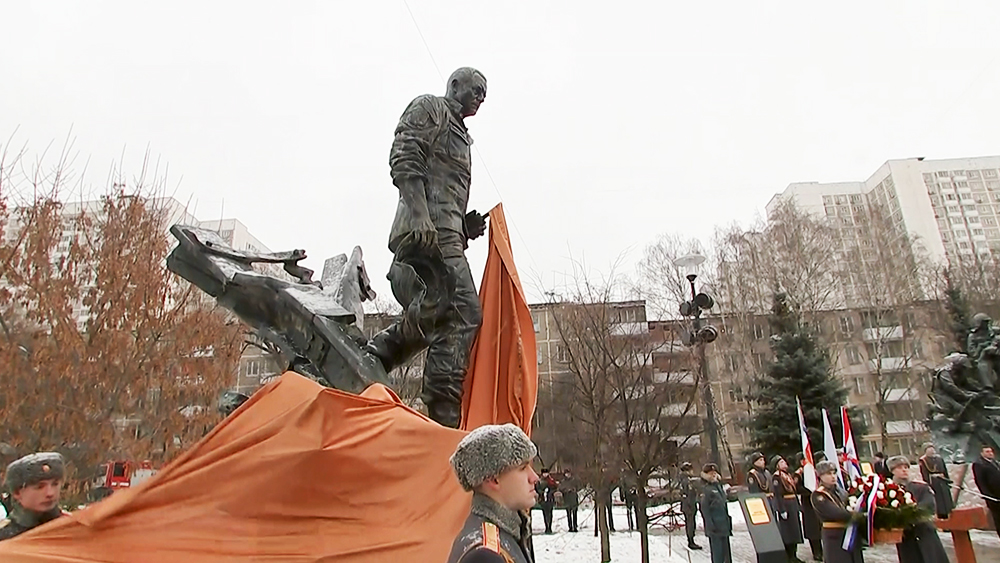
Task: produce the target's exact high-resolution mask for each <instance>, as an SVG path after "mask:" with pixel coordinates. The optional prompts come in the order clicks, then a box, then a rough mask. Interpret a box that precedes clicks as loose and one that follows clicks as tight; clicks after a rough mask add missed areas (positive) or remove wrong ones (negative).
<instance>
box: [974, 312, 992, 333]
mask: <svg viewBox="0 0 1000 563" xmlns="http://www.w3.org/2000/svg"><path fill="white" fill-rule="evenodd" d="M991 322H993V319H991V318H990V316H989V315H987V314H986V313H976V314H975V315H974V316H973V317H972V328H973V330H983V329H989V328H990V323H991Z"/></svg>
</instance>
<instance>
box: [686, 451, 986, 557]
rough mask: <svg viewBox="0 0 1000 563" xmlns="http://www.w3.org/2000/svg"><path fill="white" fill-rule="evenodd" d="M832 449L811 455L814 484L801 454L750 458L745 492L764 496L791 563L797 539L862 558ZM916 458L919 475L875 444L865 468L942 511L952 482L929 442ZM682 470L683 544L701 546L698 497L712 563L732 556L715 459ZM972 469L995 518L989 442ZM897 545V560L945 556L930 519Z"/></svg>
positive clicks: (841, 469)
mask: <svg viewBox="0 0 1000 563" xmlns="http://www.w3.org/2000/svg"><path fill="white" fill-rule="evenodd" d="M838 454H839V457H840V459H839V460H837V461H832V460H826V459H825V458H826V456H825V455H824V454H823V453H822V452H819V453H817V454H816V458H815V459H814V463H815V470H816V476H817V479H818V481H819V482H818V483H817V484H816V487H815V490H810V488H809V487H807V486H806V483H805V478H804V474H805V467H806V462H805V459H804V457H803V456H802V455H799V456H797V457H796V459H795V460H794V461H795V463H794V469H792V467H790V466H789V464H788V462H787V461H786V460H785V459H784V458H783V457H781V456H774V457H772V458H771V463H770V467H768V464H767V462H766V460H765V458H764V456H763V455H762V454H761V453H759V452H757V453H754V454H752V455H751V456H750V458H749V462H750V464H749V468H748V471H747V477H746V487H747V490H748V492H749V493H751V494H759V495H763V496H764V497H766V498H767V500H768V503H769V505H770V508H771V512H772V514H774V516H775V518H776V523H777V527H778V531H779V533H780V535H781V540H782V542H783V543H784V545H785V553H786V557H787V559H788V561H789V562H790V563H801V562H802V560H801V559H800V558H799V557H798V546H799V545H800V544H802V543H806V542H808V544H809V547H810V551H811V554H812V558H813V560H814V561H823V562H825V563H862V562H863V561H864V555H863V553H862V547H863V545H864V544H865V542H864V541H860V540H859V541H855V542H854V543H853V545H850V546H849V547H850V548H849V549H845V548H844V537H845V534H846V533H847V532H848V530H849V528H850V523H851V522H852V521H853V520H854V518H855V513H854V512H855V507H853V506H851V505H850V503H849V500H848V494H847V490H846V488H845V483H847V481H846V479H848V478H849V477H848V476H849V475H850V472H849V471H848V470H847V467H846V458H845V457H844V456H843V455H840V454H841V453H840V452H838ZM917 465H918V466H919V471H920V474H921V479H920V480H918V479H914V478H913V477H911V475H910V467H911V463H910V460H909V459H908V458H906V457H905V456H893V457H891V458H889V459H886V457H885V456H884V455H883V454H882V453H881V452H879V453H877V454H876V455H875V459H874V461H873V463H872V466H871V468H872V471H873V472H874V473H875V474H877V475H879V476H880V477H881V478H882V479H885V480H891V481H892V482H893V483H895V484H897V485H900V486H901V487H902V488H903V489H904V490H905V491H906V492H907V493H909V494H910V495H911V496H912V498H913V499H914V501H915V502H916V503H917V504H918V505H919V506H921V507H922V508H924V509H925V510H926V511H927V512H928V513H929V514H933V515H935V516H937V517H938V518H948V516H949V515H950V513H951V511H952V509H953V508H954V502H953V500H952V499H953V497H952V489H953V488H954V486H953V483H952V480H951V478H950V477H949V475H948V471H947V467H946V465H945V462H944V460H943V459H942V458H941V456H939V455H938V454H937V452H936V451H935V448H934V446H933V445H932V444H925V446H924V455H923V456H921V457H920V458H919V459H918V460H917ZM681 470H682V472H683V474H684V476H685V480H684V481H682V483H681V491H682V495H683V498H682V501H681V510H682V512H683V513H684V516H685V528H686V532H687V536H688V545H689V547H691V548H692V549H700V547H698V546H697V545H695V539H694V538H695V514H696V513H697V508H698V505H699V504H700V509H701V516H702V521H703V522H704V530H705V535H706V536H707V537H708V540H709V546H710V549H711V555H712V563H731V561H732V555H731V551H730V545H729V541H730V540H729V538H730V536H732V534H733V530H732V520H731V518H730V517H729V513H728V509H727V507H726V504H725V492H724V491H723V490H722V489H721V485H720V484H719V473H718V468H717V467H716V466H715V465H714V464H708V465H706V466H705V467H704V470H703V471H702V474H701V476H700V478H698V479H696V478H695V477H694V475H693V472H692V471H691V464H689V463H685V464H683V465H682V466H681ZM972 470H973V478H974V481H975V483H976V485H977V487H978V488H979V492H980V496H981V497H983V499H984V500H985V502H986V506H987V508H988V509H989V510H990V512H991V513H992V514H993V520H994V521H995V522H998V521H1000V464H998V463H997V460H996V459H995V455H994V452H993V449H992V448H991V447H989V446H983V447H982V449H981V452H980V456H979V458H978V459H977V460H976V461H975V462H974V463H973V464H972ZM699 489H700V492H699ZM998 534H1000V531H998ZM896 550H897V554H898V556H899V561H900V562H905V563H947V562H948V557H947V555H946V554H945V551H944V546H943V545H942V543H941V539H940V537H939V535H938V531H937V528H936V527H935V524H934V522H933V521H930V520H926V521H923V522H920V523H918V524H916V525H914V526H912V527H911V528H908V529H906V530H904V532H903V537H902V541H901V542H900V543H898V544H896Z"/></svg>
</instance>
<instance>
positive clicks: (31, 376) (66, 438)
mask: <svg viewBox="0 0 1000 563" xmlns="http://www.w3.org/2000/svg"><path fill="white" fill-rule="evenodd" d="M21 164H23V163H22V162H4V163H3V167H0V179H2V180H0V182H2V183H0V200H2V201H3V204H2V205H0V209H2V213H0V225H2V232H0V257H2V258H0V260H2V261H0V268H2V270H0V276H2V281H3V283H2V287H0V316H2V318H3V319H4V323H3V326H4V334H3V336H2V337H0V357H2V358H3V364H4V366H5V374H4V377H3V378H0V416H2V417H3V419H4V420H5V426H4V429H5V433H6V438H5V441H6V442H7V443H9V444H11V445H13V446H14V447H15V448H16V449H17V450H19V451H20V452H22V453H25V452H29V451H34V450H39V449H49V448H52V449H57V450H59V451H62V452H63V453H64V454H65V455H66V456H67V458H68V461H69V463H70V466H71V468H72V469H75V471H76V472H77V475H78V476H81V477H85V478H89V477H90V475H91V473H92V470H93V468H94V467H96V466H97V463H98V462H100V461H104V460H107V459H108V456H116V457H117V458H118V459H132V460H135V459H139V460H143V459H150V460H153V461H154V462H163V461H165V460H167V459H169V458H170V457H171V456H172V455H173V454H174V453H175V452H177V451H179V450H180V449H181V448H183V447H185V446H187V445H189V444H191V443H192V442H194V441H195V440H197V439H200V438H201V437H202V436H203V435H204V433H205V432H206V431H207V429H209V428H210V427H211V426H213V425H214V424H215V422H217V420H218V414H217V413H216V410H215V408H214V402H215V400H216V398H217V397H218V395H219V392H220V390H221V389H222V388H223V387H225V386H226V385H227V384H228V383H229V382H230V381H231V380H232V376H233V373H234V367H235V365H236V362H237V359H238V356H239V352H240V341H241V338H240V328H239V326H238V324H236V323H233V322H230V320H229V318H228V317H227V315H225V314H224V313H223V312H222V311H220V310H218V309H215V308H214V307H211V306H205V305H204V302H203V301H201V300H199V299H198V298H197V293H196V292H197V290H196V289H194V288H192V287H191V286H190V285H189V284H187V283H181V282H180V280H178V279H177V278H176V277H174V276H173V275H172V274H171V273H170V272H169V271H167V269H166V265H165V258H166V254H167V252H168V250H169V247H170V241H169V240H168V236H167V225H166V221H167V217H166V214H165V210H164V209H162V208H160V207H159V206H158V201H161V200H159V199H157V198H156V197H155V196H157V195H158V194H159V193H162V191H161V188H162V184H161V183H160V182H159V181H158V180H155V179H154V180H148V179H147V178H146V175H145V172H146V167H145V166H144V168H143V172H142V173H141V174H140V175H139V176H138V177H137V178H136V179H134V180H131V181H129V182H126V180H125V178H124V177H123V175H122V174H120V173H115V174H114V175H113V183H112V187H111V188H109V190H108V191H107V193H106V194H105V195H103V196H102V197H101V198H100V199H99V200H98V201H96V202H91V203H88V204H67V203H64V199H65V198H66V197H67V194H66V193H65V192H64V191H63V188H64V184H63V183H62V182H64V181H65V179H66V178H68V177H69V176H70V174H69V171H68V170H67V169H64V168H62V167H63V166H64V165H65V159H61V160H60V162H59V164H57V165H56V167H55V168H54V169H52V170H45V169H43V167H42V166H41V165H37V166H35V167H34V168H33V169H31V168H30V167H29V173H27V174H20V175H19V174H17V173H16V170H12V169H11V168H13V167H19V166H20V165H21ZM19 182H20V184H19ZM11 194H19V197H20V199H21V200H22V203H21V204H19V205H16V206H10V205H8V204H7V202H8V201H10V199H9V198H10V197H11ZM27 398H30V400H26V399H27ZM83 486H84V483H83V482H81V481H79V480H71V482H70V494H71V496H72V495H76V494H79V493H81V492H82V488H83Z"/></svg>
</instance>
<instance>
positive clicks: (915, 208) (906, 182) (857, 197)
mask: <svg viewBox="0 0 1000 563" xmlns="http://www.w3.org/2000/svg"><path fill="white" fill-rule="evenodd" d="M789 199H791V200H794V201H795V203H796V205H798V206H799V207H800V208H802V209H805V210H807V211H810V212H812V213H815V214H817V215H823V216H825V217H829V218H830V219H831V220H833V221H835V222H836V223H837V224H839V225H841V226H842V227H852V226H854V225H856V224H859V223H860V221H859V219H860V218H862V217H864V215H865V214H866V213H868V209H869V206H871V205H872V204H881V205H882V209H884V210H885V212H886V214H887V215H888V217H887V218H888V219H889V220H890V221H891V224H892V225H893V226H894V227H895V228H896V229H899V230H900V231H901V232H903V233H906V234H907V235H908V236H909V237H910V238H911V240H913V241H914V242H915V243H918V244H920V245H922V246H923V248H924V249H926V251H927V254H928V256H929V257H930V258H931V259H932V260H934V261H936V262H938V263H944V262H945V261H955V260H970V259H976V258H989V257H991V256H1000V156H984V157H975V158H953V159H942V160H927V159H924V158H908V159H903V160H889V161H887V162H886V163H885V164H883V165H882V166H880V167H879V169H878V170H876V171H875V172H874V173H873V174H872V175H871V176H870V177H869V178H868V179H866V180H863V181H856V182H835V183H818V182H799V183H794V184H790V185H789V186H788V187H787V188H786V189H785V190H784V191H783V192H781V193H780V194H776V195H775V196H774V197H773V198H772V199H771V201H770V202H769V203H768V205H767V209H768V211H769V212H770V211H772V210H773V209H774V208H775V206H777V205H779V204H780V203H781V202H782V201H785V200H789Z"/></svg>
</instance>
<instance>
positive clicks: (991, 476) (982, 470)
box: [972, 456, 1000, 502]
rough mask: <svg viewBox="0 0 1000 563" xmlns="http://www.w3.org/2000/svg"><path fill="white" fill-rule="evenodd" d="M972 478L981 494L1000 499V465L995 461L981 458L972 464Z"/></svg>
mask: <svg viewBox="0 0 1000 563" xmlns="http://www.w3.org/2000/svg"><path fill="white" fill-rule="evenodd" d="M972 478H973V479H975V481H976V486H977V487H979V492H980V493H982V494H984V495H986V496H988V497H993V498H995V499H1000V464H998V463H997V461H996V460H995V459H994V460H989V459H986V458H984V457H982V456H979V459H977V460H976V461H974V462H972ZM987 502H992V501H987Z"/></svg>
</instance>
